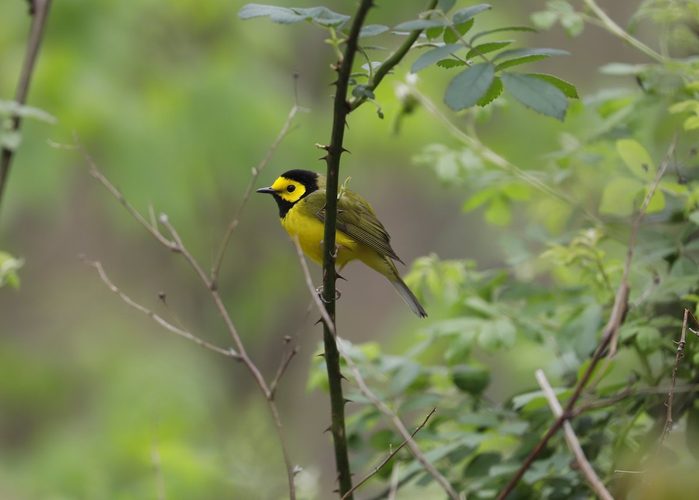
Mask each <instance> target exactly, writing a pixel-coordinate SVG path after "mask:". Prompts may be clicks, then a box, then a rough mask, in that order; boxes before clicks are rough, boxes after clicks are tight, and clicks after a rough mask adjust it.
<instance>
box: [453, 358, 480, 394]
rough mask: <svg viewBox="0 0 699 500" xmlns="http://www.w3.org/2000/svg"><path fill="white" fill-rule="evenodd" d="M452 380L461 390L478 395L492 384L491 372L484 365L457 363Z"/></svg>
mask: <svg viewBox="0 0 699 500" xmlns="http://www.w3.org/2000/svg"><path fill="white" fill-rule="evenodd" d="M451 380H452V382H453V383H454V385H455V386H456V387H457V388H458V389H459V390H461V391H463V392H466V393H468V394H472V395H474V396H478V395H479V394H481V393H482V392H483V391H484V390H485V388H486V387H488V384H490V372H489V371H488V368H486V367H484V366H472V365H456V366H454V367H453V368H452V371H451Z"/></svg>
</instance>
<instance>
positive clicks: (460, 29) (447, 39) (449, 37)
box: [443, 19, 474, 43]
mask: <svg viewBox="0 0 699 500" xmlns="http://www.w3.org/2000/svg"><path fill="white" fill-rule="evenodd" d="M473 22H474V21H473V19H470V20H468V21H466V22H465V23H461V24H459V25H456V26H450V27H448V28H445V30H444V38H443V40H444V43H456V42H457V41H459V38H460V37H461V36H464V35H465V34H466V33H468V31H469V30H470V29H471V28H473ZM455 30H456V33H455V32H454V31H455ZM457 33H458V35H457Z"/></svg>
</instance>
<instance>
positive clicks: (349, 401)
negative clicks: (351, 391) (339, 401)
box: [343, 398, 354, 404]
mask: <svg viewBox="0 0 699 500" xmlns="http://www.w3.org/2000/svg"><path fill="white" fill-rule="evenodd" d="M343 401H344V402H345V404H347V403H354V401H352V400H351V399H347V398H344V399H343Z"/></svg>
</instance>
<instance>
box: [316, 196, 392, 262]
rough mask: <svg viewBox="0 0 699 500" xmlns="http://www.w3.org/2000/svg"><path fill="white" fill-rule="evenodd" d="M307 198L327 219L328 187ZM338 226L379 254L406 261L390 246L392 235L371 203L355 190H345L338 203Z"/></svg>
mask: <svg viewBox="0 0 699 500" xmlns="http://www.w3.org/2000/svg"><path fill="white" fill-rule="evenodd" d="M306 200H307V203H308V206H309V208H311V207H313V208H312V209H314V210H313V211H314V213H315V215H316V217H318V218H319V219H320V220H321V221H323V222H325V190H318V191H316V192H314V193H311V194H310V195H309V196H307V197H306ZM337 229H338V230H339V231H342V232H343V233H345V234H346V235H347V236H349V237H350V238H352V239H353V240H355V241H357V242H358V243H363V244H364V245H366V246H368V247H369V248H371V249H373V250H375V251H376V252H377V253H378V254H379V255H383V256H386V257H390V258H391V259H393V260H397V261H398V262H401V263H403V261H402V260H400V257H398V255H396V252H394V251H393V248H391V237H390V236H389V235H388V232H387V231H386V228H385V227H383V224H381V221H379V219H378V218H377V217H376V213H374V210H373V209H372V208H371V205H369V203H368V202H367V201H366V200H365V199H364V198H362V197H361V196H359V195H358V194H357V193H355V192H353V191H350V190H347V189H346V190H345V191H344V192H343V194H342V196H340V199H339V200H338V202H337Z"/></svg>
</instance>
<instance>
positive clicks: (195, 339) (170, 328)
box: [85, 260, 240, 359]
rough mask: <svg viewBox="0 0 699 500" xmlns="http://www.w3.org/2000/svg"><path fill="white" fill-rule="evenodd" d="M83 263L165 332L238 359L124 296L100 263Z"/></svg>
mask: <svg viewBox="0 0 699 500" xmlns="http://www.w3.org/2000/svg"><path fill="white" fill-rule="evenodd" d="M85 263H86V264H87V265H89V266H91V267H94V268H95V269H96V270H97V273H98V274H99V277H100V279H101V280H102V282H104V284H105V285H107V288H109V289H110V290H111V291H112V292H114V293H115V294H117V295H118V296H119V298H120V299H121V300H123V301H124V302H125V303H126V304H128V305H129V306H131V307H133V308H134V309H136V310H137V311H140V312H141V313H143V314H145V315H146V316H148V317H149V318H151V319H152V320H153V321H155V322H156V323H158V324H159V325H160V326H162V327H163V328H165V329H166V330H168V331H170V332H172V333H174V334H176V335H179V336H180V337H183V338H185V339H187V340H190V341H192V342H194V343H195V344H197V345H198V346H201V347H203V348H205V349H209V350H210V351H214V352H217V353H219V354H223V355H224V356H227V357H230V358H233V359H240V356H239V355H238V353H237V352H236V351H235V349H224V348H223V347H219V346H217V345H214V344H212V343H210V342H207V341H206V340H204V339H201V338H199V337H197V336H196V335H194V334H192V333H190V332H188V331H187V330H183V329H182V328H179V327H177V326H175V325H173V324H172V323H170V322H168V321H167V320H165V319H164V318H163V317H161V316H159V315H158V314H156V313H154V312H153V311H151V310H150V309H148V308H147V307H145V306H143V305H141V304H139V303H138V302H136V301H135V300H133V299H132V298H131V297H129V296H128V295H126V294H125V293H124V292H122V291H121V290H120V289H119V288H118V287H117V286H116V285H115V284H114V282H113V281H112V280H111V279H110V278H109V276H107V273H106V272H105V270H104V267H103V266H102V263H101V262H98V261H89V260H85Z"/></svg>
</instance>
